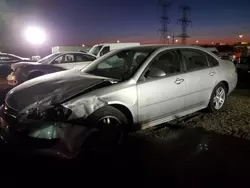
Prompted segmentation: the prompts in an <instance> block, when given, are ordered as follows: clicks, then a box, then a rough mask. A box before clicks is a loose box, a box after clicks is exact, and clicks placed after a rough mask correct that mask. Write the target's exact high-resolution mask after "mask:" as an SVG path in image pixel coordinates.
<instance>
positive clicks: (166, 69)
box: [149, 50, 182, 76]
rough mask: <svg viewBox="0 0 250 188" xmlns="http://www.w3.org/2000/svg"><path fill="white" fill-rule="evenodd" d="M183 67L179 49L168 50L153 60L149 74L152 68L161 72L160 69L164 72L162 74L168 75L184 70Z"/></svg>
mask: <svg viewBox="0 0 250 188" xmlns="http://www.w3.org/2000/svg"><path fill="white" fill-rule="evenodd" d="M181 67H182V66H181V58H180V56H179V54H178V53H177V51H176V50H168V51H165V52H162V53H160V54H158V55H157V56H156V58H155V59H154V60H153V61H152V63H151V64H150V65H149V74H150V71H151V70H153V71H154V72H157V71H158V72H159V70H160V71H161V72H162V74H161V75H166V76H168V75H171V74H176V73H180V72H181V71H182V68H181ZM156 70H157V71H156ZM164 73H165V74H164Z"/></svg>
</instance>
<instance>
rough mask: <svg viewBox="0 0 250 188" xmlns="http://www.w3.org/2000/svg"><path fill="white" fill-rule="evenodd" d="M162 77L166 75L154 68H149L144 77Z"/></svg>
mask: <svg viewBox="0 0 250 188" xmlns="http://www.w3.org/2000/svg"><path fill="white" fill-rule="evenodd" d="M163 76H166V73H165V72H164V71H163V70H161V69H159V68H155V67H152V68H150V69H149V70H148V71H147V73H146V75H145V77H146V78H157V77H163Z"/></svg>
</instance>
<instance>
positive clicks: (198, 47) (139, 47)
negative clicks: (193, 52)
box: [120, 44, 208, 51]
mask: <svg viewBox="0 0 250 188" xmlns="http://www.w3.org/2000/svg"><path fill="white" fill-rule="evenodd" d="M175 48H189V49H198V50H203V51H208V50H207V49H206V48H204V47H200V46H195V45H176V44H165V45H164V44H153V45H152V44H150V45H140V46H132V47H126V48H121V49H120V50H124V49H127V50H132V49H134V50H140V49H145V50H147V49H148V50H150V49H152V50H158V49H175Z"/></svg>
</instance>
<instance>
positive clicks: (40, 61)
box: [37, 53, 60, 64]
mask: <svg viewBox="0 0 250 188" xmlns="http://www.w3.org/2000/svg"><path fill="white" fill-rule="evenodd" d="M58 55H60V54H58V53H57V54H50V55H48V56H46V57H44V58H42V59H41V60H39V61H38V62H37V63H41V64H48V63H49V62H50V61H51V60H52V59H54V58H55V57H57V56H58Z"/></svg>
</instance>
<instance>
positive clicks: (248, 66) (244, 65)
mask: <svg viewBox="0 0 250 188" xmlns="http://www.w3.org/2000/svg"><path fill="white" fill-rule="evenodd" d="M234 64H235V66H236V68H237V70H238V72H241V73H249V72H250V56H247V57H238V58H237V59H236V60H235V61H234Z"/></svg>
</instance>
